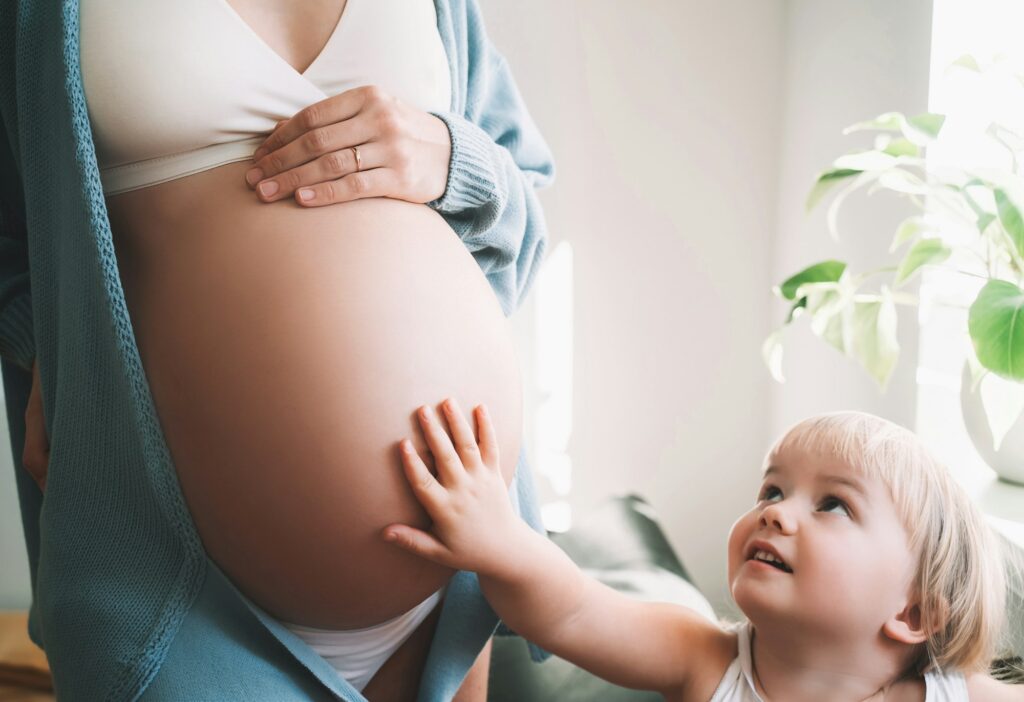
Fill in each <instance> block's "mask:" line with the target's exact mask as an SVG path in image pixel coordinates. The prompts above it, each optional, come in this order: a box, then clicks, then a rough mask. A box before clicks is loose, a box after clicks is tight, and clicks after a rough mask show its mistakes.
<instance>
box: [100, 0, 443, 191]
mask: <svg viewBox="0 0 1024 702" xmlns="http://www.w3.org/2000/svg"><path fill="white" fill-rule="evenodd" d="M80 47H81V55H80V60H81V67H82V83H83V87H84V89H85V95H86V104H87V106H88V111H89V121H90V124H91V127H92V133H93V140H94V143H95V145H96V158H97V161H98V163H99V166H100V177H101V180H102V182H103V190H104V192H105V193H106V194H108V195H111V194H113V193H119V192H125V191H128V190H135V189H136V188H142V187H145V186H147V185H154V184H156V183H162V182H164V181H168V180H173V179H174V178H180V177H183V176H186V175H190V174H192V173H197V172H199V171H203V170H206V169H209V168H215V167H216V166H220V165H223V164H225V163H230V162H232V161H243V160H246V159H249V158H251V157H252V153H253V151H255V150H256V147H257V146H259V144H260V143H261V142H262V141H263V139H264V138H266V135H267V134H269V133H270V132H271V131H272V130H273V128H274V126H275V125H276V123H277V122H278V121H279V120H282V119H289V118H291V117H292V116H293V115H295V113H296V112H298V111H299V110H301V109H302V108H304V107H306V106H308V105H311V104H313V103H315V102H320V101H321V100H323V99H325V98H326V97H328V96H332V95H337V94H339V93H342V92H344V91H346V90H349V89H351V88H355V87H359V86H363V85H378V86H380V87H381V88H383V89H384V90H385V91H387V92H389V93H390V94H392V95H394V96H396V97H398V98H399V99H400V100H402V101H403V102H406V103H407V104H409V105H411V106H413V107H416V108H419V109H421V110H423V111H427V112H429V111H435V112H440V111H447V110H450V109H451V104H450V103H451V73H450V68H449V64H448V57H447V55H446V53H445V49H444V45H443V44H442V42H441V36H440V33H439V32H438V29H437V16H436V14H435V9H434V3H433V2H432V0H348V2H347V3H346V4H345V9H344V12H343V13H342V16H341V19H340V20H339V21H338V24H337V25H336V26H335V28H334V31H333V33H332V35H331V37H330V39H329V40H328V41H327V43H326V45H325V46H324V47H323V49H322V51H321V52H320V54H319V55H318V56H317V57H316V59H314V61H313V63H312V64H310V66H309V67H308V68H307V69H306V70H305V71H303V72H301V73H300V72H298V71H296V70H295V69H294V68H292V67H291V66H290V65H289V64H288V62H287V61H285V60H284V59H283V58H282V57H281V56H280V55H279V54H277V53H275V52H274V50H273V49H271V48H270V46H269V45H268V44H267V43H265V42H264V41H263V40H262V39H261V38H260V36H259V35H258V34H257V33H256V32H255V30H253V29H252V28H251V27H250V26H249V25H248V24H247V23H246V22H245V20H243V19H242V17H241V15H239V14H238V13H237V12H235V10H234V8H233V7H232V6H231V5H229V4H228V3H227V0H81V9H80Z"/></svg>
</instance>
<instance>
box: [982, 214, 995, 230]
mask: <svg viewBox="0 0 1024 702" xmlns="http://www.w3.org/2000/svg"><path fill="white" fill-rule="evenodd" d="M994 221H996V216H995V215H993V214H989V213H988V212H982V213H981V214H980V215H978V233H979V234H984V233H985V230H986V229H988V225H990V224H992V222H994Z"/></svg>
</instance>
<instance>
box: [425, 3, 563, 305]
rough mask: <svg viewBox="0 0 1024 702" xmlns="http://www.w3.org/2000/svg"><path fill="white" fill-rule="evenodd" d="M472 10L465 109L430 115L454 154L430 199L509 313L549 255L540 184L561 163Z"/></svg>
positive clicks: (549, 178)
mask: <svg viewBox="0 0 1024 702" xmlns="http://www.w3.org/2000/svg"><path fill="white" fill-rule="evenodd" d="M466 14H467V17H466V18H465V22H466V25H465V26H466V40H467V50H466V54H465V56H466V63H467V65H466V66H465V67H464V68H463V67H460V73H461V72H462V71H466V72H467V76H466V79H467V84H466V95H465V108H464V111H463V113H462V114H457V113H455V112H432V113H431V114H433V115H435V116H437V117H438V118H439V119H441V120H442V121H443V122H444V123H445V125H446V126H447V127H448V132H449V134H450V135H451V141H452V152H451V160H450V164H449V170H448V181H447V184H446V186H445V191H444V193H443V194H442V196H441V197H440V198H438V199H437V200H434V201H432V202H429V203H427V204H428V205H429V206H430V207H432V208H434V209H435V210H437V212H439V213H440V214H441V215H442V216H443V217H444V218H445V220H447V222H448V224H449V225H450V226H451V227H452V229H454V230H455V232H456V234H457V235H458V236H459V238H460V239H461V240H462V242H463V243H464V244H465V246H466V247H467V248H468V249H469V251H470V253H471V254H472V255H473V257H474V258H475V259H476V262H477V264H478V265H479V266H480V268H481V269H482V270H483V272H484V275H486V276H487V280H488V282H489V283H490V284H491V288H492V289H493V290H494V292H495V294H496V295H497V296H498V300H499V302H500V303H501V306H502V309H503V310H504V312H505V314H506V316H507V315H510V314H511V313H512V312H513V311H514V310H515V309H516V308H517V307H518V306H519V304H520V302H521V301H522V299H523V296H524V295H525V294H526V292H527V290H528V289H529V287H530V284H531V282H532V280H533V276H534V274H535V273H536V272H537V268H538V267H539V265H540V262H541V260H542V259H543V256H544V250H545V247H546V245H547V225H546V223H545V221H544V214H543V211H542V210H541V206H540V201H539V200H538V198H537V195H536V193H535V188H541V187H544V186H546V185H549V184H550V183H551V182H552V181H553V180H554V175H555V166H554V160H553V158H552V155H551V151H550V149H549V148H548V145H547V144H546V143H545V141H544V139H543V137H542V136H541V135H540V132H539V130H538V129H537V126H536V125H535V124H534V122H533V119H532V118H531V117H530V114H529V112H528V111H527V109H526V105H525V104H524V102H523V99H522V97H521V96H520V94H519V90H518V88H517V87H516V84H515V81H514V80H513V78H512V72H511V70H510V69H509V66H508V63H507V62H506V61H505V58H504V57H503V56H502V55H501V54H500V53H499V52H498V50H497V49H496V48H495V47H494V45H493V44H491V42H490V41H489V40H488V38H487V35H486V32H485V30H484V25H483V17H482V15H481V13H480V9H479V7H478V6H477V3H476V1H475V0H469V1H468V2H467V3H466Z"/></svg>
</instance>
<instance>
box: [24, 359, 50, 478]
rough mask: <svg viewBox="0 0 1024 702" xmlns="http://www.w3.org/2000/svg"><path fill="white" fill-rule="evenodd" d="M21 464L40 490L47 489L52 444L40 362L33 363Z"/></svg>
mask: <svg viewBox="0 0 1024 702" xmlns="http://www.w3.org/2000/svg"><path fill="white" fill-rule="evenodd" d="M21 463H22V465H24V466H25V470H27V471H28V472H29V475H31V476H32V479H33V480H35V481H36V484H37V485H39V489H40V490H45V489H46V469H47V467H48V466H49V464H50V442H49V440H48V439H47V438H46V422H45V421H44V420H43V393H42V388H41V386H40V382H39V362H38V361H37V360H35V359H33V361H32V389H31V390H30V391H29V393H28V405H27V406H26V407H25V447H24V448H23V449H22V452H21Z"/></svg>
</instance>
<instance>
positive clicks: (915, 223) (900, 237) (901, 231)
mask: <svg viewBox="0 0 1024 702" xmlns="http://www.w3.org/2000/svg"><path fill="white" fill-rule="evenodd" d="M922 229H924V219H923V218H921V217H918V216H916V215H915V216H914V217H907V218H906V219H905V220H903V222H902V223H901V224H900V226H899V227H897V229H896V234H895V235H894V236H893V237H892V244H890V245H889V252H890V253H892V252H893V251H895V250H896V249H898V248H899V247H901V246H903V245H904V244H905V243H907V242H908V241H910V240H911V239H913V238H914V237H916V236H917V235H918V234H920V233H921V230H922Z"/></svg>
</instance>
